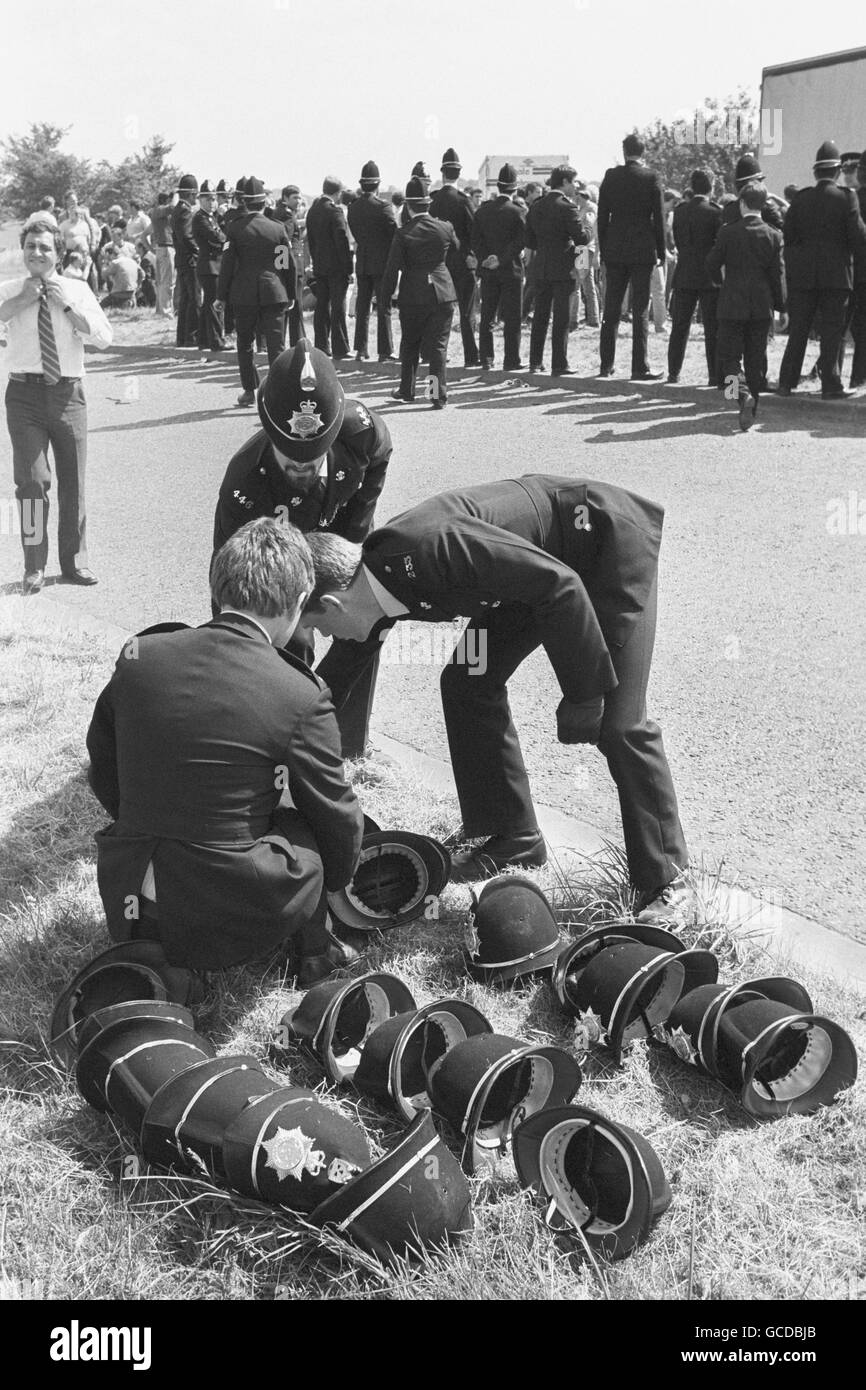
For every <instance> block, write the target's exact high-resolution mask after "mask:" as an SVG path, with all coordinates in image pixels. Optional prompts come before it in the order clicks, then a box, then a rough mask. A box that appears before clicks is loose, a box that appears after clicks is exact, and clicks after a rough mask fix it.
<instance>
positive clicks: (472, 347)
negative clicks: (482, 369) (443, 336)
mask: <svg viewBox="0 0 866 1390" xmlns="http://www.w3.org/2000/svg"><path fill="white" fill-rule="evenodd" d="M448 269H449V271H450V272H451V279H452V280H453V281H454V290H455V293H456V295H457V308H458V310H459V313H460V337H461V338H462V339H463V362H464V365H465V366H467V367H477V366H478V362H479V357H478V344H477V343H476V341H475V330H474V328H473V327H472V319H473V315H474V313H475V302H476V297H477V294H478V286H477V284H476V280H475V272H474V270H470V269H469V267H468V266H467V265H466V263H465V261H463V260H458V259H455V260H454V261H453V263H452V261H451V260H449V261H448Z"/></svg>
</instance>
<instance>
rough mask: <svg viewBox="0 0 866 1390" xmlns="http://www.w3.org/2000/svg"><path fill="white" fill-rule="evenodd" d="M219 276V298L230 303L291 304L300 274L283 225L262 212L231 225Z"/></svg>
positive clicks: (227, 231)
mask: <svg viewBox="0 0 866 1390" xmlns="http://www.w3.org/2000/svg"><path fill="white" fill-rule="evenodd" d="M281 251H282V254H279V253H280V252H281ZM219 275H220V278H219V287H218V290H217V297H218V298H219V299H222V300H227V301H228V303H230V304H233V305H253V304H262V305H264V304H288V303H291V301H292V300H293V299H294V298H295V291H296V284H297V273H296V270H295V262H294V260H293V259H292V248H291V246H290V244H289V238H288V235H287V233H286V229H285V227H284V226H283V224H282V223H281V222H272V221H271V219H270V218H269V217H265V215H264V213H262V212H248V213H245V214H244V216H243V217H238V218H236V219H235V221H234V222H231V223H229V226H228V228H227V230H226V245H225V250H224V251H223V258H222V264H221V266H220V273H219Z"/></svg>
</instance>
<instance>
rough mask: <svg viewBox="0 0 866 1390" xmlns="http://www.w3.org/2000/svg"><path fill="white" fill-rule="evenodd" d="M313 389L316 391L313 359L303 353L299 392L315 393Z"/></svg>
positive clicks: (306, 353)
mask: <svg viewBox="0 0 866 1390" xmlns="http://www.w3.org/2000/svg"><path fill="white" fill-rule="evenodd" d="M315 389H316V372H315V368H314V367H313V359H312V358H311V357H310V354H309V353H308V352H305V353H304V365H303V367H302V368H301V390H302V391H315Z"/></svg>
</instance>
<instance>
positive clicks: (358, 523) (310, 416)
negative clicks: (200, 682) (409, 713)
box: [211, 338, 391, 758]
mask: <svg viewBox="0 0 866 1390" xmlns="http://www.w3.org/2000/svg"><path fill="white" fill-rule="evenodd" d="M257 404H258V410H259V418H260V419H261V422H262V426H263V428H262V429H260V430H258V431H257V432H256V433H255V434H254V435H253V437H252V439H250V440H249V441H248V443H246V444H244V445H243V447H242V448H241V449H239V450H238V452H237V453H236V454H235V456H234V458H233V459H232V460H231V462H230V463H229V466H228V468H227V470H226V474H225V477H224V478H223V481H222V484H221V486H220V491H219V498H218V500H217V507H216V516H215V518H214V537H213V550H214V558H215V557H216V554H217V551H218V550H219V549H220V546H222V545H223V544H224V543H225V541H227V540H228V538H229V536H232V535H234V533H235V531H237V529H238V527H240V526H243V525H244V523H245V522H247V521H252V520H253V518H255V517H259V516H271V517H277V518H278V519H280V520H282V521H286V522H289V523H291V525H292V526H296V527H297V529H298V530H299V531H304V532H311V531H315V530H319V531H326V532H329V533H332V534H334V535H337V536H342V537H343V539H344V540H347V541H351V542H352V543H354V544H360V543H361V542H362V541H363V540H364V539H365V537H366V536H367V533H368V532H369V530H370V528H371V526H372V524H373V513H374V512H375V510H376V503H377V501H378V500H379V494H380V492H381V491H382V488H383V486H384V483H385V475H386V473H387V470H388V461H389V459H390V457H391V436H390V434H389V433H388V427H387V425H386V424H385V423H384V421H383V420H382V419H381V417H380V416H378V415H376V413H375V412H374V411H372V410H368V409H367V407H366V406H364V405H362V404H361V402H360V401H356V400H351V399H348V400H347V399H346V397H345V395H344V393H343V388H342V386H341V385H340V382H339V379H338V377H337V373H336V369H335V368H334V365H333V363H332V362H331V360H330V358H328V357H327V356H326V355H325V353H323V352H320V351H319V350H318V349H317V348H314V347H313V346H312V344H311V343H310V342H309V341H308V340H307V339H306V338H303V339H301V341H300V342H299V343H297V344H296V345H295V347H293V348H290V349H289V350H288V351H286V352H283V353H281V354H280V356H279V357H278V358H277V360H276V361H275V362H274V365H273V366H272V368H271V370H270V372H269V373H268V376H267V380H266V381H265V384H264V386H260V387H259V390H258V394H257ZM211 566H213V560H212V561H211ZM289 649H290V651H292V652H294V653H295V655H296V656H300V657H302V658H303V659H304V660H305V661H307V662H308V663H312V660H313V645H312V642H311V641H310V639H309V637H306V638H304V637H303V635H301V634H299V635H297V636H296V637H294V638H293V640H292V644H291V646H290V648H289ZM380 651H381V644H380V642H379V641H378V640H376V641H371V642H343V641H335V642H334V643H333V644H332V646H331V648H330V650H329V651H328V653H327V654H326V655H325V657H324V658H323V660H322V661H321V662H320V663H319V666H318V668H317V670H318V674H319V675H320V676H321V678H322V679H323V680H324V681H325V683H326V684H328V685H330V684H331V676H332V673H334V672H335V671H339V673H340V685H341V688H343V690H344V699H343V702H342V703H341V705H340V706H339V707H338V709H337V722H338V725H339V728H340V737H341V742H342V750H343V757H344V758H362V757H363V756H364V754H365V751H366V749H367V732H368V725H369V721H370V707H371V705H372V702H373V690H374V688H375V684H376V673H377V671H378V662H379V653H380Z"/></svg>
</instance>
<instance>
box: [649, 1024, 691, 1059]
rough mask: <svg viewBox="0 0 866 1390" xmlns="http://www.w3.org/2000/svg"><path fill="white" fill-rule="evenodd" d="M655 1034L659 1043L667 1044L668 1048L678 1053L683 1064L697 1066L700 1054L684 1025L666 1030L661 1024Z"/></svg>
mask: <svg viewBox="0 0 866 1390" xmlns="http://www.w3.org/2000/svg"><path fill="white" fill-rule="evenodd" d="M654 1032H655V1036H656V1037H657V1038H658V1040H659V1042H663V1043H666V1044H667V1046H668V1047H669V1048H671V1049H672V1050H673V1051H674V1052H675V1053H676V1055H677V1056H678V1057H679V1059H680V1061H681V1062H691V1064H692V1066H696V1065H697V1056H698V1054H697V1052H696V1051H695V1049H694V1047H693V1046H692V1040H691V1038H690V1037H689V1035H688V1033H687V1032H686V1030H685V1029H684V1028H683V1026H682V1024H681V1025H680V1026H679V1027H678V1028H673V1029H670V1028H666V1027H665V1025H664V1024H663V1023H661V1024H658V1025H657V1026H656V1028H655V1029H654Z"/></svg>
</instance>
